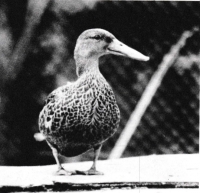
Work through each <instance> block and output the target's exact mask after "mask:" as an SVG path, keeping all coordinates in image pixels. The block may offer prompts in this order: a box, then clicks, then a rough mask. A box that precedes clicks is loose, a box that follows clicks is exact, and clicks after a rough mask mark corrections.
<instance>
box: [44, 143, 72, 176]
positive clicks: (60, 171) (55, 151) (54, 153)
mask: <svg viewBox="0 0 200 193" xmlns="http://www.w3.org/2000/svg"><path fill="white" fill-rule="evenodd" d="M47 143H48V142H47ZM48 145H49V146H50V148H51V149H52V153H53V156H54V158H55V160H56V164H57V166H58V170H57V171H56V175H68V176H69V175H72V174H74V172H71V171H66V170H65V169H64V168H63V167H62V165H61V163H60V160H59V158H58V150H57V149H56V148H54V147H53V146H52V145H51V144H49V143H48Z"/></svg>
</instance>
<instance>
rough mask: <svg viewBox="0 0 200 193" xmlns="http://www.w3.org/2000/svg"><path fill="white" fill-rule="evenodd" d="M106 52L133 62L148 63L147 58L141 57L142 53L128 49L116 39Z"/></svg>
mask: <svg viewBox="0 0 200 193" xmlns="http://www.w3.org/2000/svg"><path fill="white" fill-rule="evenodd" d="M107 52H108V53H111V54H115V55H120V56H126V57H129V58H132V59H135V60H140V61H148V60H149V57H148V56H145V55H143V54H142V53H140V52H138V51H137V50H134V49H133V48H130V47H129V46H127V45H125V44H123V43H122V42H120V41H119V40H117V39H114V40H113V42H112V43H111V44H110V45H109V46H108V48H107Z"/></svg>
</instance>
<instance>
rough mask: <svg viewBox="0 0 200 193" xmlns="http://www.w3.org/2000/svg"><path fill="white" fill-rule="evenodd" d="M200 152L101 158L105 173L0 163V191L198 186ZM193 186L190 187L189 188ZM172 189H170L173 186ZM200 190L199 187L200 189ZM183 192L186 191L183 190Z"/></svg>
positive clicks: (70, 167)
mask: <svg viewBox="0 0 200 193" xmlns="http://www.w3.org/2000/svg"><path fill="white" fill-rule="evenodd" d="M199 163H200V162H199V155H198V154H180V155H152V156H142V157H132V158H122V159H116V160H104V161H98V163H97V164H98V165H97V167H98V170H99V171H102V172H104V175H102V176H81V175H74V176H56V175H54V172H55V171H56V165H49V166H32V167H25V166H23V167H7V166H0V192H7V191H10V192H11V191H12V192H14V191H15V192H16V191H33V192H35V191H37V192H39V191H66V190H68V191H81V190H82V191H86V190H99V191H100V190H111V189H112V190H116V189H118V190H120V191H122V190H124V191H125V190H126V191H128V190H130V189H131V190H133V189H140V188H142V189H144V188H145V189H160V190H161V189H163V191H165V190H167V189H168V190H169V189H172V190H173V189H181V191H182V190H183V189H184V188H187V190H188V192H193V191H196V190H198V189H199V179H200V178H199V171H198V169H199ZM91 164H92V162H80V163H70V164H63V166H64V167H65V169H67V170H87V169H88V168H89V167H90V166H91ZM189 190H190V191H189ZM170 191H171V190H170ZM198 191H199V190H198ZM183 192H184V191H183Z"/></svg>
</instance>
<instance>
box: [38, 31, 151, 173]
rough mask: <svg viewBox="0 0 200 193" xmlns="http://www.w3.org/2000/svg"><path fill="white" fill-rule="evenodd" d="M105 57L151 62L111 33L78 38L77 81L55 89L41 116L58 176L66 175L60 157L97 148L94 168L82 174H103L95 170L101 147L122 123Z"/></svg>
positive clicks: (40, 126) (75, 54) (97, 32)
mask: <svg viewBox="0 0 200 193" xmlns="http://www.w3.org/2000/svg"><path fill="white" fill-rule="evenodd" d="M105 54H115V55H121V56H126V57H130V58H134V59H138V60H142V61H147V60H148V57H146V56H144V55H143V54H141V53H139V52H137V51H136V50H134V49H132V48H130V47H128V46H126V45H125V44H123V43H122V42H120V41H119V40H117V39H116V38H115V37H114V36H113V35H112V34H111V33H109V32H108V31H105V30H102V29H90V30H86V31H84V32H83V33H82V34H81V35H80V36H79V38H78V40H77V43H76V47H75V51H74V59H75V61H76V71H77V75H78V79H77V81H76V82H74V83H71V84H70V85H65V86H62V87H59V88H58V89H56V90H54V91H53V92H52V93H51V94H50V95H49V96H48V98H47V100H46V104H45V106H44V108H43V109H42V111H41V113H40V116H39V129H40V132H41V133H42V134H43V135H44V137H45V138H46V141H47V143H48V144H49V146H50V147H51V149H52V153H53V155H54V158H55V160H56V162H57V165H58V173H60V172H61V173H62V172H63V171H64V172H65V173H66V170H64V168H63V167H62V166H61V164H60V161H59V158H58V154H61V155H64V156H66V157H71V156H77V155H79V154H82V153H84V152H86V151H87V150H89V149H94V155H95V156H94V160H93V165H92V167H91V168H90V169H89V170H88V171H85V172H81V173H82V174H85V175H98V174H101V173H100V172H98V171H96V161H97V159H98V156H99V153H100V149H101V146H102V144H103V142H105V141H106V140H107V139H108V138H110V137H111V136H112V135H113V134H114V133H115V131H116V129H117V127H118V125H119V120H120V113H119V108H118V106H117V103H116V100H115V96H114V93H113V91H112V89H111V87H110V86H109V84H108V83H107V82H106V80H105V79H104V77H103V76H102V74H101V73H100V71H99V57H101V56H103V55H105ZM76 173H77V172H76ZM79 173H80V171H79ZM70 174H72V173H71V172H70Z"/></svg>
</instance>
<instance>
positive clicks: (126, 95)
mask: <svg viewBox="0 0 200 193" xmlns="http://www.w3.org/2000/svg"><path fill="white" fill-rule="evenodd" d="M199 25H200V3H199V2H146V1H142V2H139V1H135V2H133V1H98V0H93V1H86V0H76V1H74V0H43V1H40V0H0V165H43V164H54V163H55V161H54V158H53V156H52V153H51V150H50V148H49V147H48V145H47V144H46V142H45V141H42V142H37V141H36V140H35V139H34V137H33V136H34V134H35V133H37V132H38V123H37V122H38V115H39V112H40V111H41V109H42V107H43V105H44V102H45V99H46V97H47V95H48V94H49V93H50V92H51V91H52V90H53V89H55V88H57V87H58V86H61V85H63V84H66V83H67V82H68V81H75V80H76V79H77V76H76V69H75V63H74V60H73V51H74V46H75V43H76V39H77V37H78V36H79V35H80V33H82V32H83V31H84V30H86V29H90V28H103V29H106V30H108V31H110V32H111V33H113V34H114V35H115V36H116V37H117V38H118V39H119V40H121V41H122V42H124V43H125V44H127V45H129V46H130V47H133V48H135V49H136V50H138V51H140V52H141V53H143V54H145V55H148V56H150V58H151V60H150V61H149V62H138V61H135V60H130V59H127V58H123V57H120V56H111V55H109V56H104V57H102V58H101V59H100V70H101V72H102V74H103V75H104V77H105V78H106V79H107V81H108V82H109V83H110V85H111V87H112V88H113V90H114V93H115V95H116V99H117V102H118V105H119V108H120V111H121V122H120V126H119V128H118V131H117V133H116V134H115V135H114V136H113V137H112V138H111V139H109V140H108V141H107V142H106V143H105V144H104V146H103V148H102V152H101V155H100V159H107V158H108V156H109V154H110V152H111V150H112V149H113V147H114V146H115V143H116V141H117V139H118V138H119V136H120V134H121V132H122V130H123V129H124V127H125V126H126V124H127V121H128V120H129V117H130V115H131V113H132V112H133V111H134V109H135V107H136V105H137V102H138V101H139V100H140V98H141V96H142V94H143V91H144V90H145V88H146V86H147V85H148V83H149V80H150V79H151V77H152V75H153V74H154V73H155V71H156V70H157V69H158V66H159V64H160V63H161V62H162V60H163V57H164V56H165V55H166V54H167V53H168V52H169V51H170V49H171V47H172V46H173V45H175V44H176V43H177V41H178V40H179V39H180V37H181V35H182V34H183V32H185V31H186V30H191V29H192V28H193V27H199ZM199 71H200V33H199V31H197V32H194V33H193V35H192V36H191V37H189V38H188V39H187V41H186V43H185V45H184V46H183V48H182V49H181V50H180V53H179V54H178V55H177V56H176V59H175V62H174V63H173V65H172V67H170V68H169V70H168V71H167V73H166V75H165V76H164V78H163V81H162V83H161V85H160V86H159V88H158V90H157V91H156V93H155V95H154V97H153V99H152V101H151V103H150V104H149V106H148V108H147V110H146V111H145V113H144V115H143V116H142V119H141V121H140V123H139V125H138V127H137V129H136V131H135V132H134V135H133V136H132V138H131V140H130V142H129V143H128V146H127V147H126V149H125V151H124V153H123V155H122V157H129V156H141V155H150V154H180V153H198V152H199ZM91 155H92V154H91V152H88V153H86V154H84V155H81V156H78V157H76V158H75V159H74V160H76V161H83V160H90V159H91Z"/></svg>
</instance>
